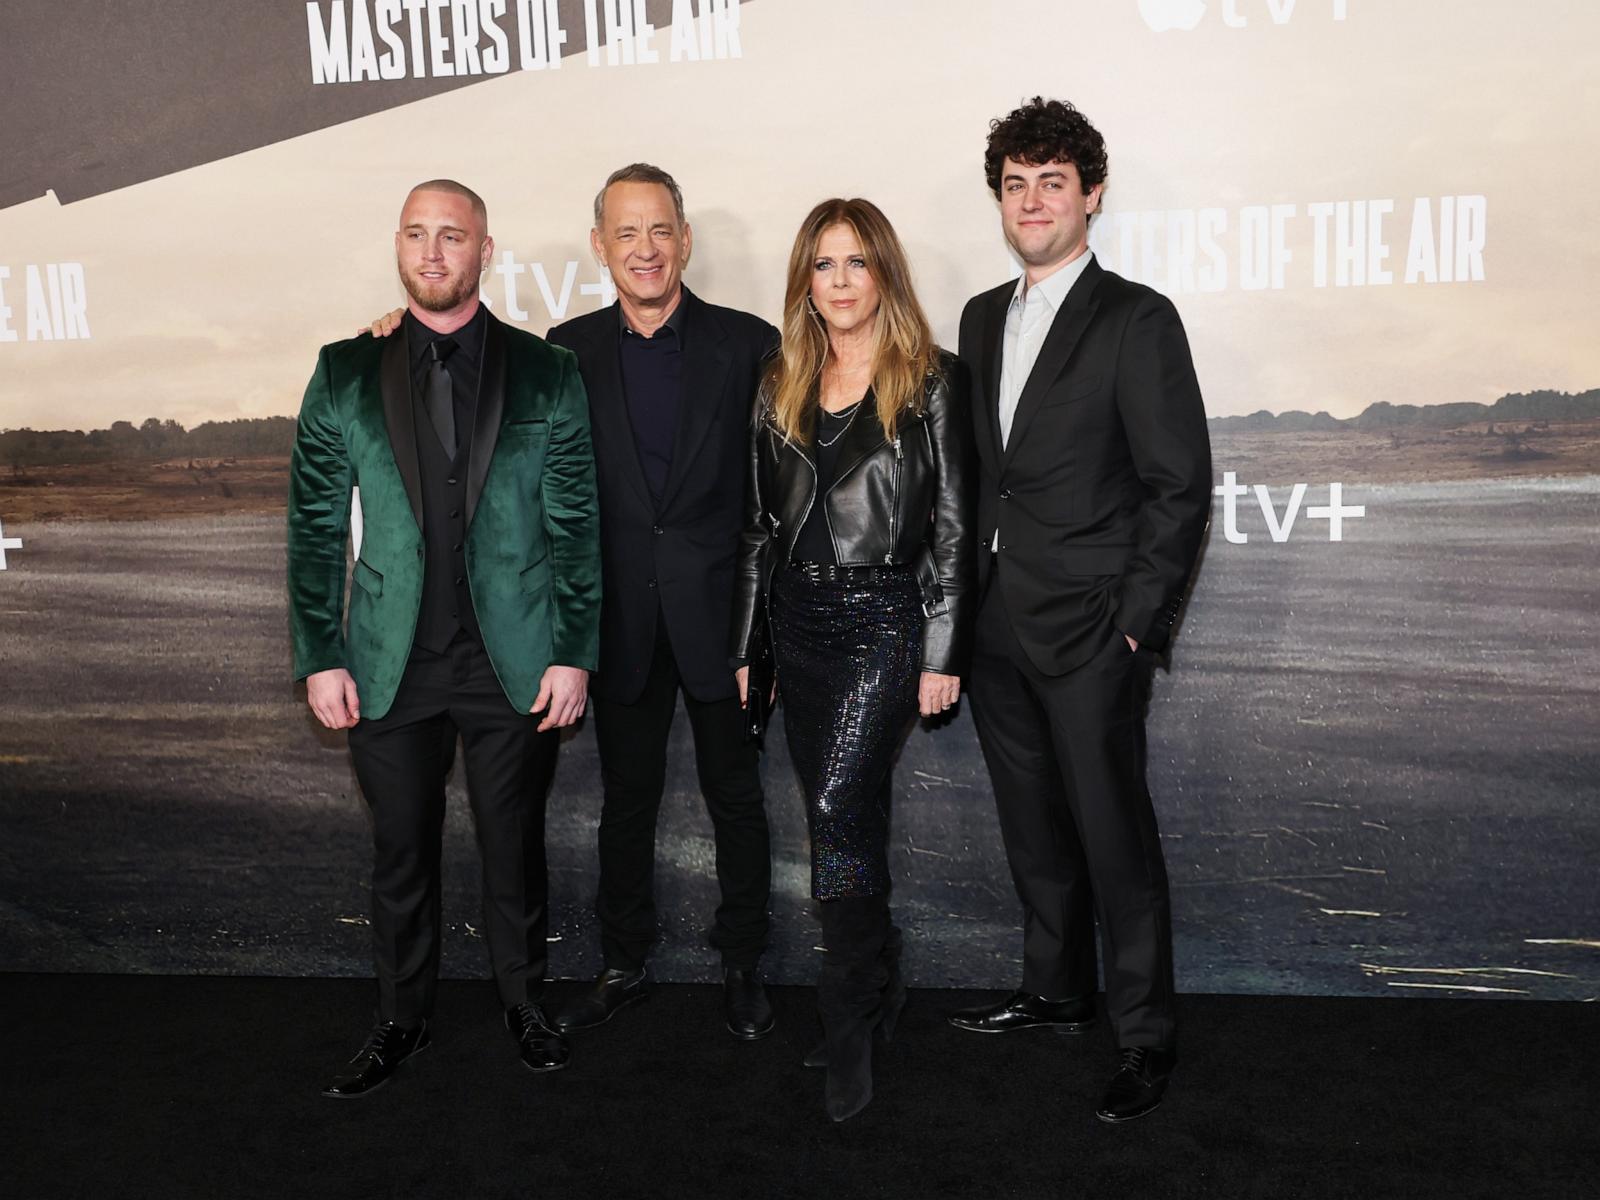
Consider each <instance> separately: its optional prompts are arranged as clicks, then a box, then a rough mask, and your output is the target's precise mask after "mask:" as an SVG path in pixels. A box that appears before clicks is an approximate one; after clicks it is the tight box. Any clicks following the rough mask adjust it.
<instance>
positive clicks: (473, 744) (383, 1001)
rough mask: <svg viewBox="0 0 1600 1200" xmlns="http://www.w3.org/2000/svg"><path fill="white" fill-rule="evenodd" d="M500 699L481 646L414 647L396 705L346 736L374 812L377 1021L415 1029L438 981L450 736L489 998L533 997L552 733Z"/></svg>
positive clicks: (538, 968)
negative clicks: (474, 876)
mask: <svg viewBox="0 0 1600 1200" xmlns="http://www.w3.org/2000/svg"><path fill="white" fill-rule="evenodd" d="M538 723H539V718H537V717H533V716H530V715H528V714H526V713H519V712H517V711H516V710H515V709H514V708H512V707H511V704H510V702H509V701H507V699H506V694H505V692H504V690H502V688H501V687H500V681H499V680H498V679H497V678H496V677H495V673H494V668H493V667H492V666H491V665H490V663H489V656H488V654H487V653H486V652H485V651H484V648H483V646H482V645H481V644H480V643H479V642H478V641H476V640H475V639H473V638H471V637H470V636H468V635H466V634H462V635H460V636H459V637H457V638H456V640H455V641H454V642H452V643H451V644H450V646H449V647H448V648H447V649H446V650H445V652H444V653H443V654H434V653H432V652H431V651H428V650H424V649H422V648H421V647H420V646H419V647H415V648H413V649H412V652H411V659H410V661H409V662H408V663H407V664H406V672H405V675H404V677H403V678H402V679H401V681H400V690H399V692H398V693H397V695H396V696H395V702H394V706H393V707H392V708H390V710H389V711H388V712H387V713H385V714H384V715H383V716H382V717H380V718H379V719H377V720H375V721H369V720H362V721H360V722H359V723H358V724H357V725H356V726H355V728H354V729H352V730H351V731H350V756H351V758H352V759H353V760H354V762H355V768H356V778H357V779H358V780H359V781H360V783H361V791H362V793H363V794H364V795H365V796H366V800H367V804H368V805H369V806H370V808H371V809H372V831H373V843H374V849H375V854H374V861H373V867H372V940H373V951H374V958H375V959H376V962H377V973H378V1014H379V1016H380V1018H381V1019H383V1020H388V1021H396V1022H398V1023H400V1024H402V1025H414V1024H416V1023H417V1022H418V1021H420V1020H422V1019H423V1018H425V1017H427V1016H428V1015H429V1014H430V1012H431V1011H432V1009H433V998H434V991H435V984H436V981H437V978H438V973H439V942H440V919H439V902H440V886H439V847H440V838H441V834H442V831H443V825H444V805H445V779H446V777H448V775H449V774H450V768H451V765H452V763H453V762H454V761H455V747H456V738H457V736H458V735H459V737H460V739H461V744H462V749H463V751H464V755H465V759H466V770H467V795H468V797H469V798H470V800H471V803H472V815H473V819H474V822H475V823H476V825H477V831H478V850H479V854H480V856H481V858H482V862H483V936H484V941H485V942H486V943H487V944H488V947H489V959H490V962H491V963H492V964H493V967H494V977H495V983H496V985H497V986H498V988H499V990H500V1001H501V1003H502V1004H504V1005H505V1006H506V1007H508V1008H509V1007H510V1006H511V1005H513V1004H520V1003H521V1002H522V1001H524V1000H537V999H538V998H539V996H540V994H541V992H542V991H543V988H544V977H545V968H546V966H547V961H548V945H547V941H546V934H547V932H548V926H549V912H548V908H547V891H548V887H547V880H546V874H545V855H544V812H545V798H546V796H547V795H548V794H549V791H550V780H551V777H552V775H553V774H554V772H555V763H556V747H557V745H558V743H559V735H558V733H557V732H556V731H555V730H553V729H552V730H549V731H548V732H545V733H539V732H537V726H538Z"/></svg>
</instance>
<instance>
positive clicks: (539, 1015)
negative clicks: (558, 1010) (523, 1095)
mask: <svg viewBox="0 0 1600 1200" xmlns="http://www.w3.org/2000/svg"><path fill="white" fill-rule="evenodd" d="M506 1028H507V1029H509V1030H510V1031H511V1036H512V1037H514V1038H515V1039H516V1040H517V1050H518V1051H519V1052H520V1053H521V1055H522V1065H523V1066H525V1067H527V1068H528V1070H530V1071H559V1070H561V1068H562V1067H564V1066H566V1065H567V1063H568V1062H570V1061H571V1060H572V1047H571V1046H570V1045H568V1044H567V1039H566V1038H564V1037H562V1036H561V1033H560V1031H559V1030H557V1029H556V1028H555V1027H554V1026H553V1025H551V1024H550V1022H549V1021H548V1020H547V1019H546V1018H545V1015H544V1009H542V1008H540V1007H539V1006H538V1005H537V1004H534V1003H533V1002H532V1001H529V1000H524V1001H523V1002H522V1003H521V1004H513V1005H512V1006H511V1007H510V1008H508V1009H506Z"/></svg>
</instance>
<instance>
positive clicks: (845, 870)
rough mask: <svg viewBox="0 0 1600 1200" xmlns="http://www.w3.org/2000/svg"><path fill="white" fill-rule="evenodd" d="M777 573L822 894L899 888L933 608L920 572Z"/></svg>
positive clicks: (779, 621)
mask: <svg viewBox="0 0 1600 1200" xmlns="http://www.w3.org/2000/svg"><path fill="white" fill-rule="evenodd" d="M853 574H854V576H855V577H852V578H849V579H842V580H838V579H827V578H815V577H813V576H812V575H810V574H808V573H807V572H806V571H805V570H804V569H803V568H802V567H789V568H787V569H784V570H780V571H778V572H776V573H775V576H774V578H773V581H772V595H771V608H770V611H771V614H772V635H773V637H772V640H773V650H774V655H775V658H776V660H777V668H778V688H779V691H780V693H781V695H782V697H783V725H784V732H785V733H786V734H787V736H788V742H789V757H790V759H791V760H792V761H793V763H794V767H795V772H796V774H798V775H799V776H800V786H801V790H802V791H803V792H804V793H805V800H806V824H807V827H808V828H809V830H810V833H811V894H812V895H813V896H814V897H816V898H817V899H818V900H833V899H837V898H838V897H841V896H875V895H881V894H883V893H886V892H888V890H889V857H888V841H889V772H890V768H891V767H892V766H893V764H894V757H895V754H896V753H897V752H898V750H899V747H900V742H901V740H902V739H903V738H904V736H905V734H906V731H907V728H908V726H909V725H910V722H911V719H912V718H913V717H914V716H915V715H916V712H917V681H918V677H919V675H920V673H921V663H922V606H921V601H920V596H919V594H918V590H917V585H916V580H915V577H914V575H913V574H912V572H911V571H909V570H900V569H895V568H886V567H874V568H868V569H866V570H865V571H859V572H855V573H853Z"/></svg>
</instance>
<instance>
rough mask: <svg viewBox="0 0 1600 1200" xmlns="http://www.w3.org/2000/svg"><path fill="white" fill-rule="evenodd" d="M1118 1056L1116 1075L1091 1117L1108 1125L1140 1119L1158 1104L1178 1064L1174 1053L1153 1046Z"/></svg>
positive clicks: (1131, 1049)
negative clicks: (1095, 1117) (1119, 1057)
mask: <svg viewBox="0 0 1600 1200" xmlns="http://www.w3.org/2000/svg"><path fill="white" fill-rule="evenodd" d="M1121 1053H1122V1061H1121V1062H1120V1063H1118V1064H1117V1073H1116V1074H1115V1075H1113V1076H1112V1077H1111V1083H1110V1085H1109V1086H1108V1087H1107V1088H1106V1095H1105V1099H1104V1100H1102V1101H1101V1102H1100V1107H1099V1108H1097V1109H1095V1113H1094V1115H1095V1116H1097V1117H1099V1118H1100V1119H1101V1120H1102V1121H1109V1122H1110V1123H1112V1124H1116V1123H1117V1122H1118V1121H1131V1120H1133V1119H1134V1118H1135V1117H1142V1116H1144V1115H1145V1113H1147V1112H1149V1111H1151V1110H1152V1109H1153V1108H1155V1106H1156V1105H1158V1104H1160V1103H1161V1097H1162V1096H1163V1095H1164V1094H1165V1093H1166V1090H1167V1080H1168V1079H1169V1078H1171V1076H1172V1068H1173V1067H1174V1066H1176V1065H1177V1062H1178V1055H1177V1052H1176V1051H1175V1050H1171V1049H1167V1048H1163V1047H1157V1046H1151V1047H1144V1046H1127V1047H1124V1048H1123V1049H1122V1051H1121Z"/></svg>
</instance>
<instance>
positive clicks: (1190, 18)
mask: <svg viewBox="0 0 1600 1200" xmlns="http://www.w3.org/2000/svg"><path fill="white" fill-rule="evenodd" d="M1139 15H1140V16H1141V17H1143V18H1144V23H1145V24H1146V25H1148V26H1150V28H1151V29H1154V30H1155V31H1156V32H1157V33H1165V32H1166V31H1167V30H1169V29H1193V28H1194V27H1195V26H1196V25H1198V24H1200V18H1201V17H1203V16H1205V15H1206V0H1139Z"/></svg>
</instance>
